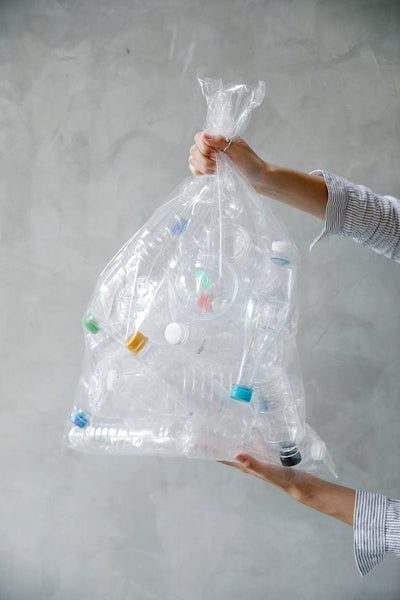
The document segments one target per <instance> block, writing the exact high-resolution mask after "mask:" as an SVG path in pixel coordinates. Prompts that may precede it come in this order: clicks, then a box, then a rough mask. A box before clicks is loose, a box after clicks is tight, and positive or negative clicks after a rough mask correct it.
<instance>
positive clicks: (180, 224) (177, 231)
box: [169, 219, 188, 235]
mask: <svg viewBox="0 0 400 600" xmlns="http://www.w3.org/2000/svg"><path fill="white" fill-rule="evenodd" d="M187 224H188V220H187V219H177V220H176V221H175V223H173V224H172V225H171V226H170V228H169V229H170V232H171V233H172V235H181V233H183V232H184V231H185V230H186V227H187Z"/></svg>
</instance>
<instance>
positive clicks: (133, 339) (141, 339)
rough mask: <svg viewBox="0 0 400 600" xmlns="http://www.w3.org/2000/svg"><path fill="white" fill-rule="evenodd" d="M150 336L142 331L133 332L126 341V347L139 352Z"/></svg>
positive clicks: (136, 352) (134, 352)
mask: <svg viewBox="0 0 400 600" xmlns="http://www.w3.org/2000/svg"><path fill="white" fill-rule="evenodd" d="M147 340H148V338H147V337H146V336H145V335H143V333H140V331H135V333H132V334H131V335H130V336H129V337H128V339H127V340H126V342H125V347H126V348H128V350H130V351H131V352H133V354H138V353H139V352H140V351H141V350H142V348H143V347H144V346H145V344H146V342H147Z"/></svg>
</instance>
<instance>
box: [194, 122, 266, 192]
mask: <svg viewBox="0 0 400 600" xmlns="http://www.w3.org/2000/svg"><path fill="white" fill-rule="evenodd" d="M194 141H195V144H194V145H193V146H192V147H191V148H190V156H189V169H190V170H191V172H192V173H193V175H212V174H213V173H215V170H216V155H217V153H218V152H222V151H223V150H224V149H225V148H226V150H225V154H226V156H228V157H229V158H230V160H231V161H232V162H233V163H234V164H235V165H236V166H237V167H238V169H239V170H240V171H241V172H242V173H243V175H244V176H245V177H246V179H247V180H248V181H249V183H250V184H251V185H252V186H253V187H254V188H255V189H256V190H257V191H258V192H259V193H261V194H262V193H263V192H264V191H265V188H266V184H267V177H268V165H267V163H265V162H264V161H263V160H262V159H261V158H260V157H259V156H258V155H257V154H256V153H255V152H254V151H253V150H252V149H251V148H250V146H248V144H246V142H245V141H244V140H243V139H242V138H240V137H238V136H236V137H234V138H233V139H232V143H231V144H230V145H229V147H228V148H227V145H228V143H229V142H227V140H226V139H225V138H224V137H223V136H222V135H214V134H211V133H209V132H208V131H201V132H199V133H197V134H196V135H195V136H194Z"/></svg>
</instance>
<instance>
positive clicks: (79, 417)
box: [69, 408, 89, 429]
mask: <svg viewBox="0 0 400 600" xmlns="http://www.w3.org/2000/svg"><path fill="white" fill-rule="evenodd" d="M69 420H70V421H72V423H73V424H74V425H76V426H77V427H80V428H81V429H83V427H86V425H88V424H89V415H88V414H87V413H86V412H85V411H84V410H82V409H81V408H79V409H75V410H73V411H72V413H71V414H70V415H69Z"/></svg>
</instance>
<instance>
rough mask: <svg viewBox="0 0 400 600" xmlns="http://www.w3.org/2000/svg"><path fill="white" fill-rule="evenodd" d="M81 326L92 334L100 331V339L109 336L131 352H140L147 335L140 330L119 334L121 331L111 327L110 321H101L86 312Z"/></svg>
mask: <svg viewBox="0 0 400 600" xmlns="http://www.w3.org/2000/svg"><path fill="white" fill-rule="evenodd" d="M82 323H83V326H84V327H85V328H86V329H87V331H88V332H89V333H90V334H92V335H98V334H99V332H101V339H104V337H105V336H109V337H110V338H112V339H113V340H115V341H116V342H118V343H119V344H120V345H123V346H125V347H126V348H127V350H130V351H131V352H132V353H133V354H137V353H138V352H140V351H141V350H142V349H143V348H144V346H145V344H146V343H147V339H148V338H147V337H146V336H145V335H143V334H142V333H141V332H140V331H134V332H133V333H131V334H129V335H128V336H127V337H125V336H123V335H122V334H121V331H120V330H119V329H117V328H116V327H113V326H112V324H111V323H109V322H106V321H103V320H102V319H100V318H99V317H97V316H96V317H95V316H94V315H92V314H91V313H86V314H85V315H84V317H83V319H82Z"/></svg>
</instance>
